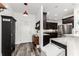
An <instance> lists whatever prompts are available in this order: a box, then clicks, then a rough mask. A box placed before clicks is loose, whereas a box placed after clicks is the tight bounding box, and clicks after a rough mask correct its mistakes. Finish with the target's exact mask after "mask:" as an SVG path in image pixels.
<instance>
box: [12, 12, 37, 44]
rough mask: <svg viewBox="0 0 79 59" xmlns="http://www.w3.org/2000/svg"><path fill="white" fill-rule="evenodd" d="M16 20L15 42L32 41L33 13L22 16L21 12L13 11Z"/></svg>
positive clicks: (33, 30)
mask: <svg viewBox="0 0 79 59" xmlns="http://www.w3.org/2000/svg"><path fill="white" fill-rule="evenodd" d="M13 16H14V18H15V19H16V20H17V21H16V33H15V43H16V44H19V43H25V42H32V35H33V34H35V23H36V19H35V16H34V15H30V14H29V15H28V16H23V14H20V13H15V14H14V15H13Z"/></svg>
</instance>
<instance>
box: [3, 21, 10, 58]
mask: <svg viewBox="0 0 79 59" xmlns="http://www.w3.org/2000/svg"><path fill="white" fill-rule="evenodd" d="M10 47H11V22H10V21H5V20H2V54H3V55H4V56H8V55H11V48H10Z"/></svg>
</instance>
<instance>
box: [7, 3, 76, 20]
mask: <svg viewBox="0 0 79 59" xmlns="http://www.w3.org/2000/svg"><path fill="white" fill-rule="evenodd" d="M8 5H9V6H10V7H11V8H12V10H13V11H14V12H18V13H23V12H24V10H25V6H24V3H8ZM41 5H43V11H44V12H47V19H48V20H58V19H62V18H63V17H65V16H68V15H71V14H73V11H74V6H75V5H76V4H73V3H28V5H27V8H28V9H27V10H28V13H29V14H35V15H37V13H38V12H39V10H40V6H41Z"/></svg>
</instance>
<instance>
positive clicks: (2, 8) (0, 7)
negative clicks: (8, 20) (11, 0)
mask: <svg viewBox="0 0 79 59" xmlns="http://www.w3.org/2000/svg"><path fill="white" fill-rule="evenodd" d="M4 9H7V8H6V7H5V6H4V5H3V4H2V3H0V12H1V11H3V10H4Z"/></svg>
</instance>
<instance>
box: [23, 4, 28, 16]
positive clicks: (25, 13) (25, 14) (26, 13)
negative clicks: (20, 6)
mask: <svg viewBox="0 0 79 59" xmlns="http://www.w3.org/2000/svg"><path fill="white" fill-rule="evenodd" d="M24 5H25V11H24V13H23V15H24V16H28V12H27V3H24Z"/></svg>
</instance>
